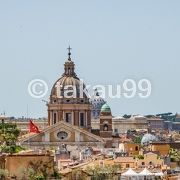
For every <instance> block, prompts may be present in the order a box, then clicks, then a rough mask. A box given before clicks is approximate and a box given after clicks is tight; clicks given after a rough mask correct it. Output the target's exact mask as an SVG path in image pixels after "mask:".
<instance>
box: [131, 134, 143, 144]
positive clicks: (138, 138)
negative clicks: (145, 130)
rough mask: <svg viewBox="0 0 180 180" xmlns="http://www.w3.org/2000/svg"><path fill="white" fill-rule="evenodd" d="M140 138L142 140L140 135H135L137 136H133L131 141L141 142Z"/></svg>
mask: <svg viewBox="0 0 180 180" xmlns="http://www.w3.org/2000/svg"><path fill="white" fill-rule="evenodd" d="M141 140H142V137H140V136H137V137H135V138H134V140H133V142H134V143H136V144H141Z"/></svg>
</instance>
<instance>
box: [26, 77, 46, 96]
mask: <svg viewBox="0 0 180 180" xmlns="http://www.w3.org/2000/svg"><path fill="white" fill-rule="evenodd" d="M47 92H48V85H47V83H46V82H45V81H44V80H42V79H33V80H31V81H30V82H29V84H28V93H29V95H30V96H31V97H33V98H43V97H44V96H45V95H46V94H47Z"/></svg>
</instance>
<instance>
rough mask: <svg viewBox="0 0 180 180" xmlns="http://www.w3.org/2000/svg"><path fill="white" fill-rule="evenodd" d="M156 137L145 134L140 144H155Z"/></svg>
mask: <svg viewBox="0 0 180 180" xmlns="http://www.w3.org/2000/svg"><path fill="white" fill-rule="evenodd" d="M157 140H158V139H157V137H156V136H154V135H152V134H149V133H148V134H145V135H144V136H143V137H142V140H141V144H149V143H151V142H155V141H157Z"/></svg>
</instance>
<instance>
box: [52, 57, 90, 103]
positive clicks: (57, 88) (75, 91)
mask: <svg viewBox="0 0 180 180" xmlns="http://www.w3.org/2000/svg"><path fill="white" fill-rule="evenodd" d="M74 67H75V64H74V62H73V61H72V60H71V58H70V57H69V58H68V60H66V61H65V63H64V73H63V75H62V77H61V78H59V79H58V80H57V81H56V82H55V84H54V85H53V87H52V90H51V97H50V99H51V103H55V102H57V101H58V99H61V100H60V102H61V103H89V98H88V97H87V95H86V94H85V93H84V92H83V89H85V87H86V86H85V84H84V83H83V82H81V81H80V79H79V78H78V77H77V75H76V73H75V71H74V69H75V68H74ZM62 99H64V100H62ZM70 99H71V100H70Z"/></svg>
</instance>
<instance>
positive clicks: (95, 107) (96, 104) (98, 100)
mask: <svg viewBox="0 0 180 180" xmlns="http://www.w3.org/2000/svg"><path fill="white" fill-rule="evenodd" d="M90 102H91V104H92V112H91V114H92V117H93V118H94V119H98V118H99V115H100V112H101V107H102V106H103V105H104V104H105V103H106V101H105V100H104V99H103V98H102V97H101V96H100V95H99V93H98V91H97V89H95V91H94V95H93V96H92V98H91V99H90Z"/></svg>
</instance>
